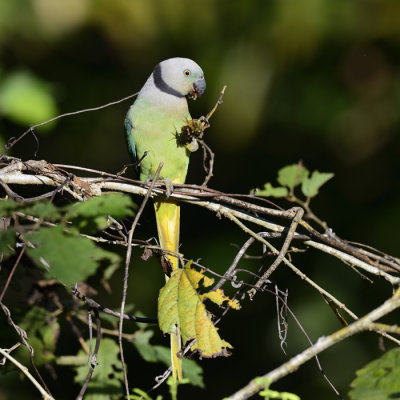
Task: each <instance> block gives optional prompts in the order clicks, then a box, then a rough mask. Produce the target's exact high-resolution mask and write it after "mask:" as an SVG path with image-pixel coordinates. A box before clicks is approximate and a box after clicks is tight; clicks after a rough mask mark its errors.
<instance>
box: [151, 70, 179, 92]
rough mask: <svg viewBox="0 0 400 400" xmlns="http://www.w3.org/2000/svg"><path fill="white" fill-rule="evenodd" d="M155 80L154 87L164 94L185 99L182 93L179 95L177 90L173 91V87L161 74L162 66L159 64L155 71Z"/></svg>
mask: <svg viewBox="0 0 400 400" xmlns="http://www.w3.org/2000/svg"><path fill="white" fill-rule="evenodd" d="M153 79H154V85H155V86H156V88H157V89H159V90H161V91H162V92H164V93H168V94H170V95H172V96H175V97H181V98H182V97H185V96H184V95H183V94H182V93H179V92H178V91H177V90H175V89H173V88H172V87H171V86H169V85H168V83H166V82H165V81H164V79H163V77H162V74H161V66H160V64H157V65H156V67H155V68H154V71H153Z"/></svg>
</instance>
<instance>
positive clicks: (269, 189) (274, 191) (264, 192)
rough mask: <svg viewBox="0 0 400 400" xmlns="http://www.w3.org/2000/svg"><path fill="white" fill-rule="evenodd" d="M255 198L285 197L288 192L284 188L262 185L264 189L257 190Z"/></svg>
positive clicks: (267, 184)
mask: <svg viewBox="0 0 400 400" xmlns="http://www.w3.org/2000/svg"><path fill="white" fill-rule="evenodd" d="M256 195H257V196H268V197H286V196H287V195H288V190H287V188H285V187H276V188H275V187H273V186H272V185H271V184H270V183H269V182H267V183H266V184H265V185H264V188H263V189H261V190H257V192H256Z"/></svg>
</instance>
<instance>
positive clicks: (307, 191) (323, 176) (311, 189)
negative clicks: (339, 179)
mask: <svg viewBox="0 0 400 400" xmlns="http://www.w3.org/2000/svg"><path fill="white" fill-rule="evenodd" d="M334 175H335V174H332V173H330V172H319V171H314V172H313V173H312V175H311V177H309V178H306V179H304V180H303V182H302V185H301V191H302V192H303V194H304V195H305V196H307V197H314V196H316V195H317V194H318V190H319V189H320V187H321V186H322V185H324V184H325V183H326V182H328V181H329V179H331V178H333V177H334Z"/></svg>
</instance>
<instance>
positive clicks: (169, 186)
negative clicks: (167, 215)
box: [163, 178, 174, 200]
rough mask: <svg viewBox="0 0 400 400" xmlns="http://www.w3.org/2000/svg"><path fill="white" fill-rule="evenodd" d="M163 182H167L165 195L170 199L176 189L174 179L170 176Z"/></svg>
mask: <svg viewBox="0 0 400 400" xmlns="http://www.w3.org/2000/svg"><path fill="white" fill-rule="evenodd" d="M163 182H164V184H165V197H166V199H167V200H168V199H169V197H170V196H171V194H172V192H173V191H174V186H173V185H172V181H171V179H169V178H165V179H163Z"/></svg>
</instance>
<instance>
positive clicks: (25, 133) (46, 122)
mask: <svg viewBox="0 0 400 400" xmlns="http://www.w3.org/2000/svg"><path fill="white" fill-rule="evenodd" d="M138 93H139V92H137V93H134V94H131V95H129V96H126V97H124V98H122V99H119V100H116V101H111V102H109V103H107V104H103V105H101V106H98V107H92V108H85V109H84V110H78V111H72V112H68V113H64V114H60V115H57V116H56V117H53V118H50V119H49V120H47V121H44V122H41V123H40V124H36V125H32V126H31V127H30V128H29V129H27V130H26V131H25V132H23V133H22V134H21V135H19V136H18V137H17V138H13V139H12V140H11V141H10V142H9V143H7V145H6V146H5V150H4V152H3V153H2V154H1V155H0V160H1V159H2V158H3V156H4V155H5V154H6V153H7V152H8V151H9V150H10V149H11V148H12V147H13V146H14V145H15V144H16V143H18V142H19V141H20V140H21V139H22V138H24V137H25V136H26V135H27V134H28V133H30V132H31V133H32V134H33V135H34V129H36V128H38V127H39V126H43V125H47V124H49V123H50V122H53V121H56V120H58V119H60V118H64V117H70V116H72V115H78V114H82V113H85V112H90V111H98V110H102V109H103V108H106V107H110V106H113V105H115V104H119V103H122V102H123V101H125V100H128V99H131V98H132V97H135V96H136V95H137V94H138Z"/></svg>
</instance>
